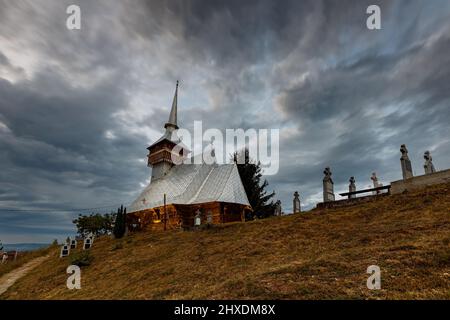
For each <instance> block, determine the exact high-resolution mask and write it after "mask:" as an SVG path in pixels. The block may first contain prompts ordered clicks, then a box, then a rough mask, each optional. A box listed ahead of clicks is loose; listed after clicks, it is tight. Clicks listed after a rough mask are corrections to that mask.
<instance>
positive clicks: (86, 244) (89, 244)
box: [83, 237, 92, 250]
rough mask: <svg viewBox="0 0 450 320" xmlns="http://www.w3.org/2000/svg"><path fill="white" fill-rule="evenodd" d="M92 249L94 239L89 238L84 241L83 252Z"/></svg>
mask: <svg viewBox="0 0 450 320" xmlns="http://www.w3.org/2000/svg"><path fill="white" fill-rule="evenodd" d="M91 247H92V238H90V237H87V238H85V239H84V243H83V250H88V249H90V248H91Z"/></svg>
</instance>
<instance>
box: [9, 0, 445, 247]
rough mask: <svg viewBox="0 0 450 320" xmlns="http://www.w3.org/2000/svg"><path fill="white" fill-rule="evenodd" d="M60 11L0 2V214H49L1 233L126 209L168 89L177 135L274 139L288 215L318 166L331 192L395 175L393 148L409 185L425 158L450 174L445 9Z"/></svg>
mask: <svg viewBox="0 0 450 320" xmlns="http://www.w3.org/2000/svg"><path fill="white" fill-rule="evenodd" d="M69 4H71V3H70V1H33V2H9V1H5V2H1V7H2V10H1V11H0V17H1V18H2V19H1V27H2V28H1V29H0V44H1V46H0V145H1V147H2V153H1V154H0V162H1V165H2V171H1V173H0V204H1V206H2V207H3V208H13V207H14V208H17V207H18V208H26V209H30V210H31V209H33V208H34V209H36V208H40V209H42V208H49V209H52V210H62V211H61V212H62V213H60V215H58V216H57V215H52V214H50V213H48V214H43V213H42V212H39V211H36V212H34V214H32V212H30V213H27V214H23V215H18V214H17V213H13V212H9V213H3V212H0V221H1V227H0V234H6V233H7V234H8V235H9V236H11V235H14V234H16V235H17V234H21V231H20V230H21V229H20V225H22V226H23V232H22V233H23V234H33V233H35V234H39V235H42V237H43V236H44V235H47V236H48V237H53V236H54V235H55V234H58V232H53V231H52V230H53V229H52V230H50V229H45V228H46V226H47V225H49V226H50V228H54V230H57V229H58V227H59V228H61V229H60V230H61V231H60V234H61V235H64V234H66V233H68V230H69V229H68V228H70V218H71V217H73V216H74V215H76V213H74V212H72V213H70V212H66V211H64V209H67V208H77V207H78V208H79V207H80V206H81V207H93V206H97V205H104V204H107V203H113V204H114V205H116V202H125V203H126V202H127V201H131V200H133V197H134V195H136V193H138V192H139V191H140V189H141V188H142V187H141V186H140V184H142V183H145V181H146V180H147V179H148V177H149V172H148V169H147V168H146V164H145V162H144V161H145V152H146V150H145V147H146V146H147V145H148V143H151V142H152V140H154V139H157V138H158V135H159V134H160V133H161V130H162V125H163V124H164V122H166V121H167V116H168V108H169V106H170V104H171V99H172V97H173V89H174V88H173V85H174V82H175V80H177V79H180V80H181V86H180V96H179V121H180V124H181V125H182V126H183V127H186V128H188V129H192V127H193V121H194V120H202V121H203V127H204V129H207V128H220V129H225V128H240V127H241V128H244V129H247V128H256V129H260V128H281V141H280V154H281V159H280V172H279V173H278V174H277V175H275V176H270V177H268V180H269V182H270V187H269V189H275V191H276V192H277V197H279V198H280V199H281V200H282V202H283V208H284V209H285V210H286V211H289V210H290V209H291V207H292V194H293V192H294V191H295V190H298V191H299V192H300V194H301V197H302V202H303V203H304V204H306V206H307V207H308V208H310V207H312V206H313V204H314V203H315V202H317V201H320V198H321V180H322V171H323V169H324V167H325V166H331V167H332V170H333V177H334V180H335V183H336V185H335V189H336V191H341V190H342V191H345V190H346V188H347V181H348V178H349V177H350V176H355V177H356V179H357V183H358V187H366V186H367V185H368V184H370V180H369V177H370V175H371V173H372V172H373V171H376V172H377V173H378V175H379V176H380V178H381V180H382V182H383V183H389V182H390V181H392V180H395V179H398V178H400V172H399V171H400V170H399V163H398V158H399V151H398V149H399V146H400V144H402V143H406V144H407V146H408V148H409V150H410V156H411V158H412V160H413V164H414V170H415V171H416V173H417V174H419V173H421V172H422V170H423V169H422V167H421V166H422V154H423V152H424V151H425V150H427V149H430V150H431V151H432V154H433V156H434V160H435V164H436V166H437V167H438V168H440V169H444V168H447V167H449V166H450V162H449V160H448V159H450V140H449V138H448V137H449V136H450V135H449V134H450V129H449V126H448V123H449V122H450V111H449V110H450V108H449V103H450V101H449V100H450V90H449V88H450V87H449V83H450V81H449V80H450V68H449V67H448V66H449V65H450V56H449V55H448V52H449V50H450V36H449V34H450V33H449V32H450V22H449V21H450V19H449V18H450V5H449V3H448V2H446V1H440V0H436V1H429V2H424V1H376V2H375V3H374V2H372V1H316V0H314V1H264V0H263V1H138V2H136V1H126V2H118V1H116V2H114V4H111V2H106V1H81V2H80V3H79V4H80V6H81V10H82V30H80V31H76V32H68V31H67V29H66V28H65V27H64V23H65V17H66V15H65V8H66V7H67V5H69ZM370 4H378V5H380V7H381V10H382V30H380V31H370V30H368V29H367V28H366V18H367V15H366V13H365V12H366V8H367V6H368V5H370ZM17 21H21V23H20V24H18V23H17ZM23 52H26V53H27V54H23ZM149 136H151V138H149ZM64 221H69V222H64ZM5 222H7V223H8V225H9V229H7V228H8V227H6V226H5ZM33 226H34V228H35V230H34V231H30V229H29V228H31V227H33ZM27 228H28V229H27ZM25 229H26V230H25ZM11 239H12V238H11Z"/></svg>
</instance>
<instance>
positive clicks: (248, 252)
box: [1, 184, 450, 299]
mask: <svg viewBox="0 0 450 320" xmlns="http://www.w3.org/2000/svg"><path fill="white" fill-rule="evenodd" d="M73 254H74V253H72V255H73ZM57 255H58V252H56V251H55V253H54V258H51V259H50V260H49V261H48V262H47V263H44V264H42V265H41V266H39V267H38V268H36V269H35V270H33V271H32V272H30V273H29V274H28V275H27V276H25V277H24V278H22V279H21V280H19V281H18V282H17V283H16V284H15V285H14V286H13V287H12V288H11V289H10V290H9V291H8V292H6V293H5V294H4V295H3V296H2V297H1V298H7V299H19V298H20V299H367V298H369V299H378V298H380V299H422V298H433V299H450V184H447V185H440V186H436V187H433V188H429V189H427V190H423V191H420V192H415V193H409V194H403V195H398V196H390V197H384V198H382V199H380V200H377V201H374V202H370V203H365V204H361V205H357V206H352V207H347V208H339V209H333V210H312V211H311V212H308V213H305V214H296V215H291V216H285V217H274V218H270V219H265V220H259V221H254V222H248V223H233V224H228V225H223V226H219V227H214V228H211V229H207V230H202V231H197V232H181V231H180V232H165V233H164V232H159V233H138V234H133V235H131V236H128V237H126V238H124V239H121V240H112V239H110V238H106V237H105V238H103V239H98V240H96V242H95V243H94V247H93V249H92V250H91V251H90V255H91V257H92V259H93V260H92V262H91V264H90V265H89V266H85V267H82V289H81V290H68V289H67V288H66V285H65V283H66V279H67V276H68V275H67V274H66V273H65V270H66V267H67V266H68V264H70V258H65V259H59V258H58V257H57ZM373 264H375V265H378V266H380V268H381V277H382V278H381V281H382V283H381V286H382V288H381V290H378V291H371V290H368V289H367V287H366V280H367V277H368V276H369V275H368V274H366V269H367V267H368V266H369V265H373Z"/></svg>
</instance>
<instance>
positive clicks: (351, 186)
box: [348, 177, 356, 199]
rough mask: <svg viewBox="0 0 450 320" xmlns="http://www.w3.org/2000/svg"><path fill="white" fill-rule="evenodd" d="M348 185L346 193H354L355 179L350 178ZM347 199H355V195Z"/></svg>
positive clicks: (350, 195)
mask: <svg viewBox="0 0 450 320" xmlns="http://www.w3.org/2000/svg"><path fill="white" fill-rule="evenodd" d="M348 181H349V182H350V184H349V185H348V192H355V191H356V181H355V177H350V180H348ZM348 198H349V199H353V198H356V194H349V195H348Z"/></svg>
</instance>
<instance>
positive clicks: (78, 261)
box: [70, 251, 94, 267]
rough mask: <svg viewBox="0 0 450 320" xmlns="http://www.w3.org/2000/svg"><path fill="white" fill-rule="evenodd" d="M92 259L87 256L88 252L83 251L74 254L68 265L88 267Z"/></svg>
mask: <svg viewBox="0 0 450 320" xmlns="http://www.w3.org/2000/svg"><path fill="white" fill-rule="evenodd" d="M92 260H94V258H93V257H92V256H91V255H90V254H89V251H83V252H80V253H75V254H74V255H73V256H72V257H71V259H70V264H74V265H76V266H79V267H85V266H89V265H90V264H91V263H92Z"/></svg>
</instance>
